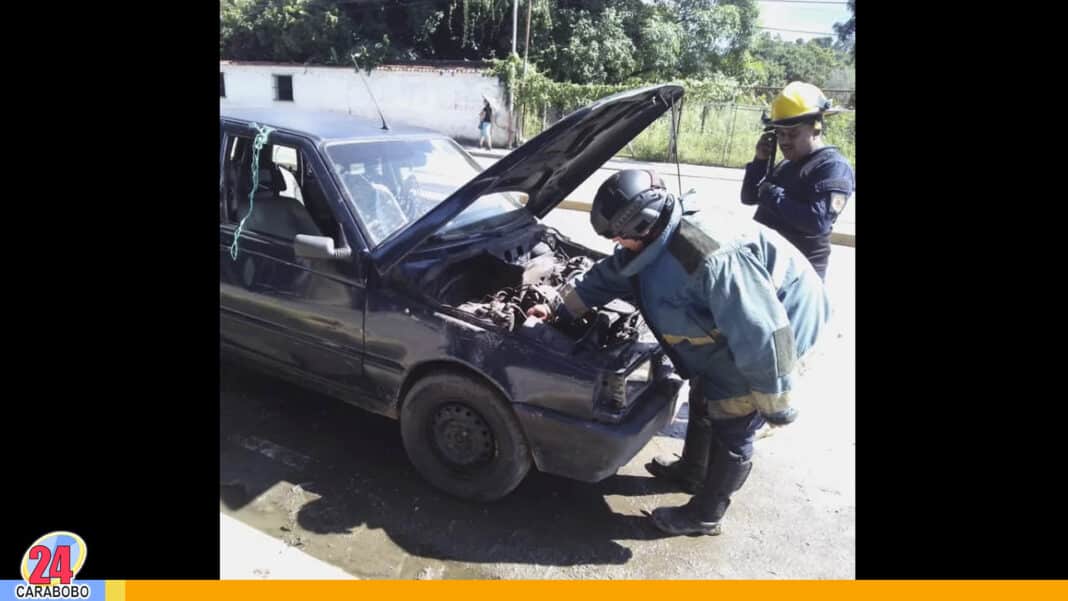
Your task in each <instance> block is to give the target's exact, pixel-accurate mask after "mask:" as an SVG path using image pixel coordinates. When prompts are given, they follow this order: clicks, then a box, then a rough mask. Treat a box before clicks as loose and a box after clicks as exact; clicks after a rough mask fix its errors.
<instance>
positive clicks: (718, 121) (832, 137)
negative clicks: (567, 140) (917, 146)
mask: <svg viewBox="0 0 1068 601" xmlns="http://www.w3.org/2000/svg"><path fill="white" fill-rule="evenodd" d="M575 108H577V107H575ZM570 110H574V109H573V108H572V107H567V108H566V109H561V108H559V107H553V106H543V107H542V110H541V111H540V114H535V113H533V112H531V113H529V114H526V115H523V116H522V117H521V119H522V122H523V125H522V137H523V138H525V139H530V138H532V137H534V136H535V135H537V134H538V133H539V132H541V131H543V130H544V129H545V128H546V127H548V126H550V125H552V124H553V123H555V122H556V121H557V120H559V119H560V118H562V117H563V116H565V115H566V114H567V113H568V112H570ZM764 110H765V107H760V106H751V105H744V104H737V103H734V102H706V103H702V104H698V105H688V104H685V103H684V104H683V106H682V111H681V115H680V116H679V127H678V145H677V148H678V160H679V162H682V163H690V164H696V165H711V166H721V167H744V166H745V164H746V163H748V162H749V161H751V160H752V159H753V153H754V147H755V146H756V142H757V139H759V137H760V135H761V134H762V133H763V130H764V126H763V123H762V122H761V120H760V117H761V115H762V113H763V111H764ZM824 125H825V128H824V133H823V136H824V139H825V140H826V141H827V143H828V144H831V145H834V146H837V147H838V149H839V150H840V151H841V153H842V154H843V155H844V156H845V157H846V159H847V160H848V161H849V162H850V164H851V165H853V168H854V172H855V171H856V111H844V112H842V113H839V114H836V115H830V116H828V117H826V118H825V119H824ZM671 129H672V128H671V112H670V111H669V112H668V113H665V114H664V115H663V116H661V117H660V119H658V120H656V121H655V122H653V124H652V125H650V126H649V127H648V128H646V129H645V131H643V132H642V133H641V134H639V135H638V137H636V138H635V139H634V140H632V141H631V142H630V144H628V145H627V146H626V147H625V148H624V149H623V150H622V151H620V153H619V154H620V155H621V156H627V157H630V158H633V159H636V160H643V161H658V162H663V161H673V160H675V157H674V156H672V154H671V148H672V143H671V142H672V139H671ZM780 158H781V156H780Z"/></svg>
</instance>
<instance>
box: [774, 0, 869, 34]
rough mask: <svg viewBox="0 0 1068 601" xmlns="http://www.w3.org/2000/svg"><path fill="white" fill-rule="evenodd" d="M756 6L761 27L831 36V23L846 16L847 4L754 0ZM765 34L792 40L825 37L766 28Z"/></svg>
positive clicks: (844, 18)
mask: <svg viewBox="0 0 1068 601" xmlns="http://www.w3.org/2000/svg"><path fill="white" fill-rule="evenodd" d="M829 1H834V0H829ZM757 6H758V7H760V26H761V27H774V28H778V29H799V30H802V31H817V32H824V33H827V34H831V36H832V37H833V35H834V28H833V27H832V25H834V24H835V23H844V22H846V21H848V20H849V17H850V13H849V7H848V6H846V3H845V0H840V4H800V3H796V4H795V3H789V2H775V1H767V0H764V1H762V0H757ZM768 33H770V34H772V35H775V34H778V35H780V36H782V38H783V39H784V40H796V39H798V38H801V39H804V40H808V39H810V38H818V37H825V36H820V35H813V34H810V33H795V32H792V31H769V32H768Z"/></svg>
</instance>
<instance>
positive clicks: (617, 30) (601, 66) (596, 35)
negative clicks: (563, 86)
mask: <svg viewBox="0 0 1068 601" xmlns="http://www.w3.org/2000/svg"><path fill="white" fill-rule="evenodd" d="M555 22H556V23H555V24H556V27H555V30H554V36H555V40H554V43H553V44H552V45H551V46H550V47H549V48H548V49H546V50H545V51H544V52H542V53H541V54H540V58H541V62H542V63H543V64H544V66H545V68H546V69H547V70H548V71H549V73H550V75H551V77H552V78H553V79H558V80H560V81H571V82H575V83H598V84H602V83H619V82H622V81H624V80H626V79H627V78H628V77H630V76H631V74H633V73H634V72H635V71H636V67H637V63H636V62H635V54H636V50H635V47H634V43H633V42H632V41H631V39H630V38H629V37H628V36H627V35H626V33H625V32H624V30H623V15H622V14H620V13H619V12H617V11H616V10H615V9H613V8H606V9H604V11H603V12H602V13H600V14H592V13H590V12H589V11H586V10H584V9H562V10H559V11H557V13H556V18H555Z"/></svg>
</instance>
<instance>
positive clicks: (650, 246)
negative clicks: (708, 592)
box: [528, 169, 830, 534]
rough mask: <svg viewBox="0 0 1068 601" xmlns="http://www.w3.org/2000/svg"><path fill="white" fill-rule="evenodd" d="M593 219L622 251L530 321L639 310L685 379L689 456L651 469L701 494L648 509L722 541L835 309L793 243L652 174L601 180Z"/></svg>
mask: <svg viewBox="0 0 1068 601" xmlns="http://www.w3.org/2000/svg"><path fill="white" fill-rule="evenodd" d="M590 221H591V223H592V225H593V228H594V230H595V231H596V232H597V233H598V234H599V235H601V236H604V237H606V238H610V239H612V240H613V241H615V242H617V243H618V244H619V246H618V247H617V248H616V250H615V252H614V254H612V255H611V256H609V257H607V258H605V259H603V260H601V261H600V262H598V263H597V264H596V265H595V266H594V267H593V268H592V269H590V270H589V271H588V272H586V273H585V274H583V275H581V276H577V277H576V278H574V279H573V280H571V281H570V282H568V283H567V284H565V285H564V286H563V287H562V288H561V291H560V292H561V294H560V299H558V300H557V301H556V302H555V303H554V305H555V306H551V305H536V306H534V307H532V308H530V309H529V310H528V315H532V316H535V317H538V318H541V319H550V318H554V317H556V318H562V319H573V318H577V317H580V316H582V315H584V314H585V313H586V312H587V311H589V309H590V308H591V307H595V306H603V305H604V304H606V303H608V302H610V301H611V300H613V299H616V298H621V299H624V300H627V301H630V302H631V303H633V304H635V305H637V306H638V307H639V309H640V310H641V312H642V315H643V317H644V318H645V321H646V323H647V324H648V325H649V327H650V329H651V330H652V331H653V333H654V334H655V335H656V336H657V339H658V340H659V341H660V344H661V346H662V347H663V348H664V349H665V351H666V352H667V353H668V356H669V357H671V359H672V361H673V363H674V364H675V367H676V369H678V371H679V373H680V374H681V375H682V376H683V377H685V378H687V379H688V380H689V381H690V407H691V410H690V412H691V413H690V425H689V426H688V428H687V436H686V445H685V448H684V450H683V459H681V460H679V461H676V462H667V461H666V460H658V462H654V463H653V464H650V466H649V469H650V471H651V472H653V475H654V476H657V477H660V478H664V479H666V480H668V481H671V482H673V483H676V484H679V485H681V486H682V487H683V488H684V489H685V490H690V491H696V492H697V494H696V495H695V496H694V497H693V498H692V499H690V501H689V503H687V504H686V505H683V506H682V507H664V508H660V509H657V510H656V511H654V512H653V514H652V518H653V522H654V523H655V524H656V526H657V527H658V528H660V529H661V530H664V531H665V532H668V533H670V534H694V533H700V534H719V532H720V520H721V518H722V517H723V515H724V513H725V512H726V510H727V506H728V505H729V504H730V496H731V495H732V494H733V493H734V492H735V491H737V490H739V489H740V488H741V487H742V484H743V483H744V482H745V480H746V478H747V477H748V476H749V471H750V469H751V466H752V463H751V458H752V455H753V439H754V437H755V434H756V431H757V430H758V429H759V428H760V427H761V426H763V425H764V423H765V422H767V423H770V424H772V425H775V426H781V425H785V424H788V423H790V422H792V421H793V420H794V419H795V418H796V416H797V411H796V409H794V408H793V407H791V406H790V391H791V389H793V387H794V385H795V381H794V380H795V378H796V366H797V362H798V360H799V358H801V357H802V356H804V355H805V353H807V352H808V351H809V349H811V348H812V346H813V345H814V344H815V343H816V340H817V338H818V336H819V334H820V332H821V330H822V329H823V326H824V324H825V323H826V321H827V318H828V316H829V313H830V303H829V300H828V298H827V295H826V292H825V290H824V286H823V282H822V281H821V280H820V278H819V276H818V275H817V274H816V272H815V270H814V269H813V268H812V265H811V264H810V263H809V262H808V261H807V260H806V259H805V257H804V256H802V255H801V253H800V252H798V250H797V249H796V248H794V247H793V246H792V245H791V244H790V243H789V242H787V241H786V240H785V239H784V238H783V237H782V236H780V235H778V234H777V233H776V232H774V231H773V230H770V229H768V228H765V227H762V226H760V225H758V224H756V223H753V221H751V220H748V219H744V220H740V221H739V220H735V221H727V220H720V219H716V220H710V219H704V218H702V216H701V215H700V214H697V215H690V214H686V215H684V211H683V207H682V204H681V201H680V200H679V199H678V198H676V197H675V196H674V195H672V194H670V193H669V192H668V191H667V189H666V188H665V186H664V183H663V181H662V180H661V179H660V178H659V177H658V176H657V175H656V174H655V173H654V172H652V171H645V170H637V169H631V170H623V171H620V172H618V173H616V174H614V175H612V176H611V177H610V178H609V179H608V180H607V181H605V183H604V184H602V185H601V187H600V189H599V190H598V192H597V195H596V197H595V198H594V202H593V207H592V208H591V213H590Z"/></svg>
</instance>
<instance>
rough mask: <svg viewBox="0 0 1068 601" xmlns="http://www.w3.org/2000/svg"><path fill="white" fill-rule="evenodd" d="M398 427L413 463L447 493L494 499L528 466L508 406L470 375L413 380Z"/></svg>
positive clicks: (527, 450)
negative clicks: (413, 383)
mask: <svg viewBox="0 0 1068 601" xmlns="http://www.w3.org/2000/svg"><path fill="white" fill-rule="evenodd" d="M400 426H401V437H402V438H403V440H404V448H405V450H406V451H407V453H408V458H409V459H410V460H411V462H412V464H413V465H415V468H416V469H417V470H418V471H419V473H420V474H421V475H422V476H423V477H424V478H426V479H427V480H428V481H429V482H430V483H431V484H433V485H434V486H436V487H437V488H439V489H441V490H443V491H445V492H447V493H449V494H451V495H453V496H456V497H459V498H462V499H467V500H473V501H495V500H497V499H500V498H502V497H504V496H506V495H507V494H508V493H510V492H512V490H514V489H515V487H516V486H519V483H520V482H522V481H523V478H524V477H526V475H527V472H528V471H530V466H531V458H530V447H529V445H528V444H527V441H526V437H524V436H523V431H522V429H521V428H520V426H519V420H518V419H516V417H515V414H514V413H513V412H512V409H511V407H509V406H508V405H507V403H505V401H504V400H503V399H501V397H500V395H499V394H498V393H497V392H496V391H494V390H492V389H490V388H489V387H488V386H487V385H485V384H483V383H481V382H478V381H475V380H473V379H472V378H470V377H466V376H462V375H459V374H440V373H439V374H435V375H431V376H428V377H426V378H423V379H422V380H420V381H418V382H416V384H415V385H414V386H413V387H412V388H411V390H410V391H409V392H408V395H407V396H406V397H405V400H404V405H403V407H402V408H401V417H400Z"/></svg>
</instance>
